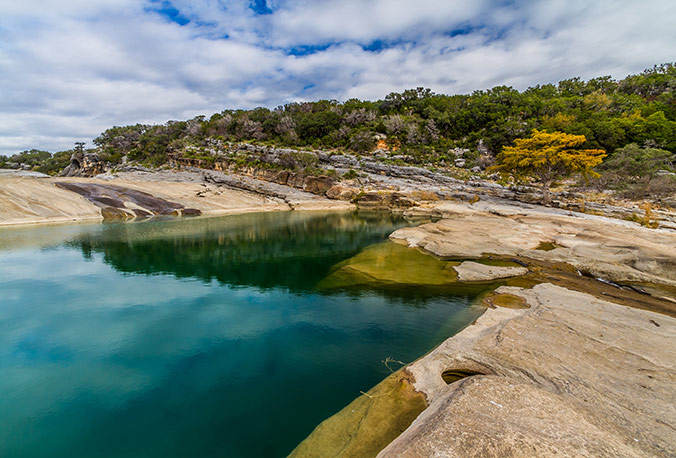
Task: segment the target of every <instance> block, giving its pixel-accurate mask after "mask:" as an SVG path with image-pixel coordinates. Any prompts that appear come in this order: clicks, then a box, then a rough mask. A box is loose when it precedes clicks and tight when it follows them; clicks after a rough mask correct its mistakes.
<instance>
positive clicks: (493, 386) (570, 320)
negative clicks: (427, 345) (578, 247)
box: [378, 283, 676, 458]
mask: <svg viewBox="0 0 676 458" xmlns="http://www.w3.org/2000/svg"><path fill="white" fill-rule="evenodd" d="M497 292H498V293H508V294H514V295H518V296H520V297H522V298H524V299H525V300H526V301H527V302H528V305H530V308H528V309H507V308H501V307H498V308H495V309H489V310H487V311H486V313H484V315H482V316H481V317H480V318H479V319H478V320H477V321H476V323H475V324H474V325H472V326H469V327H467V328H466V329H465V330H463V331H462V332H461V333H459V334H457V335H455V336H454V337H452V338H450V339H448V340H446V341H445V342H444V343H443V344H441V345H440V346H439V347H438V348H437V349H435V350H434V351H432V352H431V353H430V354H428V355H427V356H425V357H423V358H421V359H420V360H418V361H416V362H415V363H413V364H411V365H410V366H409V367H407V368H406V369H405V370H406V371H407V372H409V373H410V374H411V375H412V376H413V377H414V379H415V382H414V387H415V388H416V390H418V391H419V392H422V393H424V394H425V395H426V397H427V399H428V401H429V402H430V406H429V407H428V408H427V409H426V410H425V411H424V412H423V413H422V414H421V415H420V416H419V417H418V418H417V419H416V420H415V421H414V422H413V424H412V425H411V426H410V427H409V428H408V429H407V430H406V431H405V432H404V433H403V434H402V435H401V436H399V437H398V438H397V439H396V440H395V441H394V442H392V443H391V444H390V445H389V446H388V447H386V448H385V449H384V450H383V451H382V452H381V453H380V454H379V455H378V456H379V457H421V458H422V457H431V456H435V457H467V456H481V457H486V456H489V457H504V456H514V457H517V456H519V457H520V456H524V457H530V456H603V457H647V456H651V457H652V456H655V457H672V456H676V430H675V429H674V427H673V425H676V404H674V400H675V399H676V346H674V345H673V343H674V342H675V341H676V318H672V317H669V316H665V315H660V314H657V313H653V312H649V311H645V310H637V309H634V308H630V307H624V306H621V305H617V304H614V303H611V302H608V301H605V300H602V299H599V298H597V297H594V296H592V295H589V294H585V293H580V292H576V291H572V290H569V289H566V288H562V287H559V286H555V285H552V284H546V283H545V284H540V285H537V286H535V287H534V288H533V289H521V288H515V287H500V288H498V290H497ZM446 371H463V372H465V373H469V374H477V375H470V376H469V377H467V378H464V379H461V380H459V381H456V382H453V383H451V384H446V382H445V381H444V380H443V378H442V375H441V374H442V373H444V372H446Z"/></svg>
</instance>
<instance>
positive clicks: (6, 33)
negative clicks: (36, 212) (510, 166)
mask: <svg viewBox="0 0 676 458" xmlns="http://www.w3.org/2000/svg"><path fill="white" fill-rule="evenodd" d="M675 23H676V2H673V1H672V0H666V1H658V0H642V1H640V2H639V1H634V0H627V1H622V0H615V1H609V0H595V1H588V0H587V1H579V0H550V1H539V2H537V1H488V0H473V1H467V0H360V1H359V0H315V1H307V0H305V1H304V0H267V1H265V0H251V1H249V0H232V1H229V0H96V1H92V0H60V1H58V2H55V1H53V0H23V1H21V2H20V1H11V0H7V1H3V2H0V74H1V75H2V78H0V154H9V153H14V152H18V151H21V150H23V149H28V148H41V149H47V150H50V151H56V150H60V149H67V148H70V147H71V146H72V144H73V142H74V141H80V140H81V141H86V142H88V145H89V146H91V140H92V139H93V138H94V137H96V136H97V135H98V134H99V133H100V132H102V131H103V130H105V129H106V128H108V127H111V126H113V125H125V124H134V123H163V122H165V121H167V120H170V119H187V118H191V117H193V116H196V115H200V114H205V115H210V114H212V113H214V112H218V111H221V110H223V109H226V108H252V107H256V106H268V107H275V106H278V105H282V104H284V103H288V102H292V101H301V100H316V99H319V98H329V99H338V100H346V99H349V98H352V97H357V98H361V99H379V98H383V97H384V96H385V95H387V94H388V93H390V92H392V91H402V90H404V89H407V88H412V87H417V86H425V87H429V88H431V89H433V90H434V91H435V92H441V93H449V94H454V93H467V92H471V91H473V90H476V89H487V88H490V87H493V86H496V85H503V84H504V85H509V86H513V87H515V88H517V89H525V88H527V87H528V86H532V85H535V84H540V83H548V82H554V83H555V82H558V81H560V80H562V79H566V78H570V77H574V76H579V77H582V78H584V79H587V78H592V77H595V76H602V75H611V76H613V77H614V78H622V77H624V76H626V75H627V74H630V73H637V72H640V71H642V70H643V69H644V68H647V67H651V66H652V65H653V64H659V63H663V62H669V61H674V60H675V54H674V51H673V50H674V49H676V27H674V24H675Z"/></svg>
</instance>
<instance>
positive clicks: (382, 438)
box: [289, 370, 427, 458]
mask: <svg viewBox="0 0 676 458" xmlns="http://www.w3.org/2000/svg"><path fill="white" fill-rule="evenodd" d="M425 408H427V403H426V401H425V397H424V396H423V395H422V394H420V393H417V392H416V391H415V390H414V389H413V386H412V385H411V381H410V380H409V378H408V375H407V374H406V372H405V371H403V370H400V371H397V372H395V373H394V374H392V375H390V376H389V377H387V378H386V379H385V380H383V381H382V382H380V383H379V384H378V385H376V386H375V387H374V388H372V389H371V390H369V392H368V393H366V394H364V395H361V396H360V397H358V398H357V399H355V400H354V401H352V403H351V404H350V405H348V406H347V407H345V408H344V409H343V410H341V411H340V412H338V413H337V414H335V415H334V416H332V417H330V418H329V419H327V420H325V421H324V422H322V423H321V424H320V425H319V426H318V427H317V428H316V429H315V430H314V431H313V432H312V434H310V436H308V438H307V439H305V440H304V441H303V442H301V443H300V444H299V445H298V447H296V449H295V450H294V451H293V452H291V454H290V455H289V457H293V458H309V457H316V458H319V457H322V458H325V457H341V458H349V457H355V458H368V457H374V456H376V455H377V454H378V453H379V452H380V451H381V450H382V449H384V448H385V447H386V446H387V445H388V444H389V443H390V442H392V441H393V440H394V439H396V438H397V437H398V436H399V435H400V434H401V433H402V432H404V430H406V428H408V427H409V426H410V425H411V423H413V420H415V419H416V417H417V416H418V415H420V413H421V412H422V411H423V410H425Z"/></svg>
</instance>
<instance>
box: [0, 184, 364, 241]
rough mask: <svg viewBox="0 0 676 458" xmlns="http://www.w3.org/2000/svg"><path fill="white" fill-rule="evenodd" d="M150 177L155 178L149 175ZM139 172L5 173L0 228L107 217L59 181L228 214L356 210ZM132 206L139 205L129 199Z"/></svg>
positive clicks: (307, 197) (299, 196)
mask: <svg viewBox="0 0 676 458" xmlns="http://www.w3.org/2000/svg"><path fill="white" fill-rule="evenodd" d="M149 178H150V179H149ZM153 178H154V177H146V176H138V175H134V174H127V175H122V176H121V177H120V178H116V179H112V180H102V179H97V178H43V177H31V176H27V177H15V176H0V228H2V227H22V226H36V225H52V224H54V225H56V224H73V223H74V224H79V223H95V222H102V221H104V219H105V218H104V217H103V215H102V213H101V208H100V206H97V205H96V204H95V203H93V202H91V201H89V200H87V199H86V198H85V197H83V196H81V195H79V194H76V193H74V192H72V191H68V190H65V189H61V188H59V187H58V186H56V185H57V184H58V183H78V184H83V183H84V184H97V185H99V184H103V185H106V184H114V185H116V186H123V187H125V188H126V189H130V190H133V191H139V192H143V193H146V194H149V195H151V196H153V197H156V198H159V199H164V200H166V201H169V202H170V203H176V204H180V205H182V206H184V207H190V208H195V209H197V210H199V211H200V213H201V215H203V216H205V217H209V216H225V215H234V214H244V213H253V212H269V211H292V210H303V211H328V210H348V209H355V208H356V206H355V205H354V204H351V203H349V202H344V201H339V200H331V199H327V198H321V197H318V196H316V195H314V194H310V193H305V192H302V191H298V190H292V189H289V195H288V196H285V197H287V201H284V200H282V199H280V198H276V197H266V196H263V195H260V194H255V193H253V192H247V191H244V190H241V189H234V188H230V187H227V186H219V185H208V184H205V183H202V182H200V181H197V180H196V178H195V177H194V176H191V175H190V174H185V176H184V178H186V180H192V181H176V180H171V181H169V180H165V181H161V180H154V179H153ZM124 204H125V206H126V207H127V208H128V209H132V210H133V209H135V208H138V205H135V204H134V203H129V202H124Z"/></svg>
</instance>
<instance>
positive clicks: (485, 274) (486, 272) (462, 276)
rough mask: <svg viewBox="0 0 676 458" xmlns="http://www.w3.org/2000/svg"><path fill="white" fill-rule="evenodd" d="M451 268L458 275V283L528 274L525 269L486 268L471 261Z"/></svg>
mask: <svg viewBox="0 0 676 458" xmlns="http://www.w3.org/2000/svg"><path fill="white" fill-rule="evenodd" d="M453 268H454V269H455V271H456V272H457V273H458V280H460V281H490V280H497V279H499V278H508V277H516V276H519V275H525V274H527V273H528V269H526V268H525V267H498V266H488V265H486V264H479V263H478V262H473V261H465V262H463V263H462V264H460V265H459V266H454V267H453Z"/></svg>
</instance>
